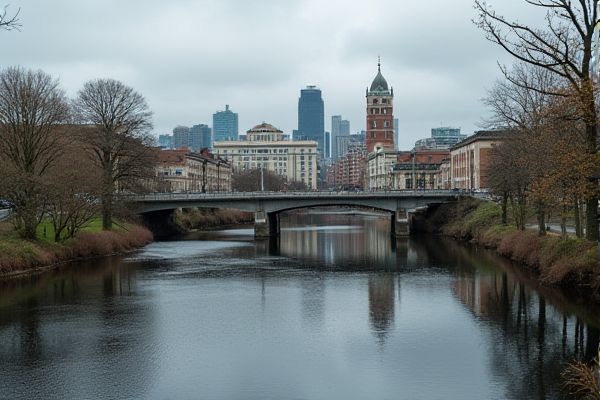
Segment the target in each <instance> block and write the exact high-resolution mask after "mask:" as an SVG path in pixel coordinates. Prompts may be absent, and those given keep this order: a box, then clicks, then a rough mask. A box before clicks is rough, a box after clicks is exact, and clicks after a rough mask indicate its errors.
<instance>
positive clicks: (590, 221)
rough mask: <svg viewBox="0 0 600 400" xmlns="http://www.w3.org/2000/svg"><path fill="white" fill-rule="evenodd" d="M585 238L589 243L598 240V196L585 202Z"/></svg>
mask: <svg viewBox="0 0 600 400" xmlns="http://www.w3.org/2000/svg"><path fill="white" fill-rule="evenodd" d="M585 210H586V214H585V216H586V218H585V238H586V239H587V240H591V241H597V240H598V196H593V197H591V198H588V199H586V201H585Z"/></svg>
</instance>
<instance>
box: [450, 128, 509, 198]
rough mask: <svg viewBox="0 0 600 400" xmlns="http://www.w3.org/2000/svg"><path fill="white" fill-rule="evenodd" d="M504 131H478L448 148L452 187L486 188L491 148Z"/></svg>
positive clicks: (500, 140) (500, 139) (498, 140)
mask: <svg viewBox="0 0 600 400" xmlns="http://www.w3.org/2000/svg"><path fill="white" fill-rule="evenodd" d="M503 138H504V131H478V132H475V134H474V135H472V136H469V137H468V138H466V139H465V140H463V141H462V142H459V143H458V144H456V145H455V146H453V147H452V148H451V149H450V162H451V164H450V169H451V173H452V188H453V189H454V188H458V189H466V190H476V189H486V188H487V187H488V185H487V177H488V169H489V167H490V159H491V152H492V148H493V147H494V146H495V145H497V144H499V143H501V142H502V140H503Z"/></svg>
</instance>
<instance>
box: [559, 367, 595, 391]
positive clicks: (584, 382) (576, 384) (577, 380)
mask: <svg viewBox="0 0 600 400" xmlns="http://www.w3.org/2000/svg"><path fill="white" fill-rule="evenodd" d="M597 368H598V365H597V364H594V366H589V365H587V364H585V363H582V362H581V361H573V362H571V363H569V365H568V366H567V368H565V369H564V371H563V372H562V373H561V374H560V375H561V377H562V379H563V388H564V389H565V391H566V392H567V393H568V394H569V395H571V396H573V397H574V398H576V399H589V400H592V399H600V387H599V386H598V380H597V377H596V370H597Z"/></svg>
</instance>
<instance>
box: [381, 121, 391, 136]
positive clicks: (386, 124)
mask: <svg viewBox="0 0 600 400" xmlns="http://www.w3.org/2000/svg"><path fill="white" fill-rule="evenodd" d="M389 126H390V121H383V127H384V128H387V127H389ZM385 137H386V138H387V132H386V134H385Z"/></svg>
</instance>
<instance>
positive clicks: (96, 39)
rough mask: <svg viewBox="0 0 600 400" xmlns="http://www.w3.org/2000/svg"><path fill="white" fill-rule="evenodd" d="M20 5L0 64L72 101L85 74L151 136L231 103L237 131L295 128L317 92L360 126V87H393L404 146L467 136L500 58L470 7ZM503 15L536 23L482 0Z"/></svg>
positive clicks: (178, 1)
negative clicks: (134, 109) (303, 95)
mask: <svg viewBox="0 0 600 400" xmlns="http://www.w3.org/2000/svg"><path fill="white" fill-rule="evenodd" d="M7 3H10V8H9V11H16V9H18V8H19V7H20V8H21V13H20V19H21V23H22V25H23V26H22V28H21V31H20V32H15V31H12V32H0V48H1V49H2V52H1V53H0V54H2V56H1V58H0V66H1V67H6V66H9V65H22V66H24V67H27V68H36V69H37V68H41V69H43V70H45V71H46V72H49V73H51V74H53V75H54V76H57V77H58V78H60V81H61V83H62V85H63V87H64V89H65V90H66V91H67V94H68V95H69V96H75V94H76V93H77V90H78V89H79V88H80V87H81V86H82V84H83V83H84V82H85V81H86V80H88V79H93V78H114V79H118V80H121V81H123V82H124V83H126V84H127V85H130V86H132V87H134V88H135V89H136V90H137V91H139V92H140V93H141V94H142V95H143V96H145V98H146V100H147V101H148V104H149V106H150V108H151V109H152V111H153V112H154V117H153V121H154V133H155V134H157V135H158V134H161V133H170V132H171V131H172V129H173V128H174V127H175V126H176V125H178V124H181V125H188V126H191V125H194V124H198V123H206V124H208V125H212V114H213V113H214V112H215V111H217V110H222V109H224V108H225V104H229V105H230V108H231V109H232V110H233V111H234V112H237V113H239V127H240V133H243V132H245V131H246V130H248V129H250V128H251V127H252V126H254V125H256V124H258V123H260V122H262V121H266V122H269V123H272V124H273V125H275V126H277V127H278V128H280V129H282V130H283V131H284V132H286V133H291V131H292V130H293V129H295V128H296V127H297V118H298V117H297V107H298V97H299V95H300V89H301V88H303V87H304V86H306V85H309V84H314V85H317V86H318V87H320V88H321V90H322V92H323V99H324V101H325V129H326V130H330V127H331V115H336V114H341V115H342V116H343V117H344V118H346V119H349V120H350V127H351V131H352V132H356V131H359V130H361V129H365V128H364V127H365V88H366V87H367V86H369V85H370V83H371V81H372V80H373V78H374V77H375V74H376V72H377V56H378V55H380V56H381V63H382V73H383V75H384V77H385V78H386V79H387V81H388V84H390V85H391V86H393V88H394V106H395V107H394V117H396V118H398V119H399V126H400V147H401V148H403V149H408V148H411V147H412V146H413V144H414V141H415V140H416V139H420V138H423V137H428V136H430V130H431V128H432V127H435V126H440V125H450V126H457V127H461V128H462V131H463V133H467V134H471V133H472V132H473V131H474V130H476V129H478V124H479V123H480V122H481V120H482V119H483V118H484V117H485V114H486V110H485V108H484V107H483V105H482V104H481V98H482V97H483V96H485V93H486V90H487V89H489V88H490V87H491V85H492V84H493V82H494V80H495V79H496V78H497V77H498V76H499V72H498V67H497V62H498V61H500V62H502V63H507V62H508V63H510V62H511V61H510V59H509V58H508V57H507V56H506V55H505V54H504V53H503V52H502V50H501V49H499V48H498V47H497V46H495V45H494V44H492V43H490V42H487V41H486V40H485V39H484V38H483V34H482V32H481V31H479V30H478V29H477V28H476V27H475V26H474V25H473V23H472V22H471V19H472V18H473V17H474V16H475V11H474V10H473V7H472V0H452V1H449V0H428V1H398V0H368V1H346V0H344V1H343V0H197V1H192V0H160V1H159V0H85V1H82V0H53V1H48V0H0V4H7ZM489 3H491V4H494V5H495V8H496V9H497V10H498V11H500V12H501V13H503V14H505V15H510V16H518V17H519V18H520V19H524V18H527V19H529V20H534V21H535V20H537V21H539V22H540V23H541V22H542V21H543V19H542V17H543V16H539V17H538V15H539V11H537V10H532V7H531V6H527V5H525V4H524V1H523V0H490V1H489Z"/></svg>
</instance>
